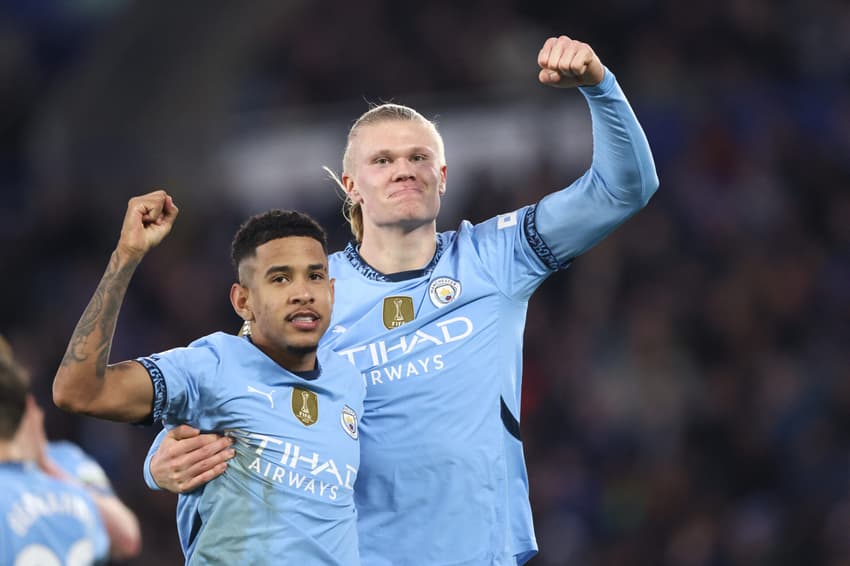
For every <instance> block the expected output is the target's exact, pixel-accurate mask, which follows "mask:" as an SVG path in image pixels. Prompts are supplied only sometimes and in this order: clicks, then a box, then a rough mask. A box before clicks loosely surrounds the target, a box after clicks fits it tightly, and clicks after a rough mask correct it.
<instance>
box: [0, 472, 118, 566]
mask: <svg viewBox="0 0 850 566" xmlns="http://www.w3.org/2000/svg"><path fill="white" fill-rule="evenodd" d="M0 486H2V488H0V513H2V526H0V564H8V565H9V566H25V565H26V566H29V565H32V564H39V565H40V564H45V565H48V564H49V565H54V564H56V565H62V566H90V565H92V564H102V563H106V561H107V560H108V558H109V535H108V534H107V532H106V527H105V526H104V524H103V521H102V519H101V517H100V513H99V512H98V510H97V507H95V504H94V501H93V500H92V498H91V497H90V496H89V495H88V494H87V493H86V491H85V490H84V489H83V488H82V487H79V486H75V485H71V484H69V483H67V482H63V481H61V480H58V479H56V478H52V477H50V476H48V475H47V474H45V473H44V472H42V471H41V470H40V469H38V467H37V466H36V465H35V464H34V463H22V462H0Z"/></svg>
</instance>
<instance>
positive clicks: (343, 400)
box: [139, 333, 364, 566]
mask: <svg viewBox="0 0 850 566" xmlns="http://www.w3.org/2000/svg"><path fill="white" fill-rule="evenodd" d="M139 362H140V363H142V364H143V365H144V366H145V367H146V368H147V370H148V372H149V373H150V374H151V377H152V380H153V383H154V389H155V402H154V418H155V419H161V420H162V421H163V423H164V424H165V425H166V426H173V425H176V424H180V423H186V424H189V425H192V426H194V427H197V428H199V429H201V430H204V431H218V432H224V433H225V434H228V435H230V436H232V437H233V438H235V439H236V443H235V445H234V449H235V451H236V456H235V457H234V458H233V459H232V460H231V461H230V462H229V464H228V468H227V471H226V472H225V473H224V474H223V475H222V476H221V477H219V478H216V479H215V480H214V481H211V482H210V483H209V484H207V485H206V486H204V487H203V488H201V489H199V490H197V491H195V492H193V493H191V494H188V495H181V496H180V497H179V500H178V531H179V534H180V540H181V544H182V545H183V550H184V553H185V555H186V563H187V564H282V563H287V564H304V565H339V566H348V565H357V564H359V563H360V561H359V558H358V552H357V545H358V539H357V529H356V518H357V514H356V511H355V507H354V500H353V487H354V482H355V479H356V477H357V472H358V468H359V465H360V452H359V419H360V416H361V415H362V412H363V405H362V404H363V395H364V388H363V384H362V381H361V380H360V379H359V378H358V377H357V372H356V371H355V369H354V368H353V367H352V366H351V364H350V363H348V362H347V361H345V360H344V359H342V358H340V357H339V356H336V355H333V354H330V353H328V352H327V351H326V350H322V349H320V350H319V353H318V370H317V371H315V372H313V373H314V374H315V375H311V376H309V377H313V379H305V378H304V377H301V376H298V375H295V374H293V373H291V372H289V371H287V370H285V369H283V368H282V367H281V366H280V365H278V364H277V363H276V362H274V361H273V360H272V359H271V358H269V357H268V356H266V355H265V354H264V353H263V352H262V351H261V350H260V349H259V348H257V347H256V346H254V345H253V344H252V343H251V342H250V341H249V340H247V339H244V338H239V337H236V336H232V335H228V334H223V333H216V334H212V335H210V336H207V337H204V338H202V339H199V340H197V341H195V342H193V343H192V344H190V345H189V346H188V347H186V348H177V349H174V350H169V351H167V352H163V353H161V354H157V355H153V356H150V357H146V358H140V359H139Z"/></svg>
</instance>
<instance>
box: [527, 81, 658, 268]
mask: <svg viewBox="0 0 850 566" xmlns="http://www.w3.org/2000/svg"><path fill="white" fill-rule="evenodd" d="M579 90H580V91H581V92H582V94H583V95H584V97H585V98H586V99H587V102H588V105H589V107H590V116H591V122H592V128H593V161H592V163H591V166H590V168H589V169H588V170H587V171H586V172H585V173H584V175H582V176H581V177H580V178H579V179H577V180H576V181H575V182H574V183H572V184H571V185H570V186H568V187H566V188H565V189H562V190H560V191H557V192H554V193H551V194H549V195H547V196H546V197H544V198H543V199H542V200H541V201H540V203H539V204H538V206H537V207H536V210H535V214H534V228H535V229H534V230H533V231H532V232H533V233H536V234H537V235H539V237H540V239H541V240H542V241H543V242H545V244H546V249H548V250H549V251H550V252H551V253H552V255H553V256H554V257H555V258H556V261H557V265H558V266H561V267H562V266H565V265H567V264H568V263H569V262H570V261H571V260H572V259H573V258H575V257H577V256H578V255H580V254H582V253H584V252H585V251H587V250H588V249H590V248H591V247H592V246H593V245H595V244H596V243H598V242H599V241H600V240H602V239H603V238H604V237H605V236H607V235H608V234H610V233H611V232H612V231H613V230H614V229H615V228H617V227H618V226H619V225H620V224H622V223H623V222H625V221H626V220H627V219H628V218H629V217H630V216H632V215H633V214H635V213H636V212H637V211H638V210H640V209H641V208H643V207H644V206H645V205H646V203H647V202H648V201H649V199H650V197H651V196H652V195H653V194H654V193H655V191H656V189H657V188H658V175H657V173H656V171H655V163H654V161H653V158H652V153H651V151H650V148H649V142H648V141H647V139H646V135H645V134H644V132H643V129H642V128H641V126H640V123H639V122H638V119H637V116H635V114H634V112H633V110H632V108H631V106H630V105H629V102H628V100H626V96H625V94H623V91H622V89H621V88H620V86H619V85H618V84H617V81H616V79H615V77H614V75H613V73H611V71H609V70H607V69H606V70H605V78H604V79H603V80H602V82H601V83H599V84H598V85H596V86H593V87H582V88H580V89H579Z"/></svg>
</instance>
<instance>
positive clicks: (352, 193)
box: [342, 174, 363, 204]
mask: <svg viewBox="0 0 850 566" xmlns="http://www.w3.org/2000/svg"><path fill="white" fill-rule="evenodd" d="M342 186H343V187H345V194H346V195H348V198H350V199H351V202H353V203H354V204H357V203H359V202H360V201H362V200H363V197H361V196H360V191H358V190H357V189H356V188H354V179H352V178H351V175H346V174H343V175H342Z"/></svg>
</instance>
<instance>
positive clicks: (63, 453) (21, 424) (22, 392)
mask: <svg viewBox="0 0 850 566" xmlns="http://www.w3.org/2000/svg"><path fill="white" fill-rule="evenodd" d="M28 381H29V379H28V376H27V374H26V372H25V371H24V370H23V369H22V368H21V367H20V366H18V365H17V363H16V362H15V361H14V357H13V356H12V353H11V349H10V348H8V344H7V343H6V342H5V340H4V339H3V338H2V337H0V485H2V486H3V489H2V490H0V514H2V516H3V521H2V525H0V563H2V564H10V565H15V566H18V565H25V564H68V565H74V566H77V565H80V566H82V565H89V564H94V563H99V562H105V561H106V560H107V559H112V560H123V559H127V558H132V557H133V556H135V555H136V554H138V553H139V550H140V548H141V533H140V530H139V523H138V521H137V520H136V517H135V515H134V514H133V512H132V511H130V510H129V509H128V508H127V507H126V506H125V505H124V504H123V503H122V502H121V501H120V500H119V499H118V497H116V496H115V494H114V493H113V492H112V490H111V488H110V487H109V482H108V480H107V479H106V476H105V475H104V474H103V470H102V469H101V468H100V466H98V465H97V464H96V463H95V462H94V461H93V460H91V459H90V458H89V457H88V456H87V455H85V453H84V452H82V450H80V449H79V448H78V447H77V446H75V445H73V444H72V443H70V442H61V443H50V445H49V446H48V443H47V439H46V437H45V434H44V414H43V413H42V411H41V408H40V407H39V406H38V404H37V403H36V402H35V399H34V398H33V396H32V395H31V394H29V393H28V389H29V388H28ZM78 472H79V475H78ZM95 478H96V479H97V481H96V483H97V487H94V486H93V482H94V480H95Z"/></svg>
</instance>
